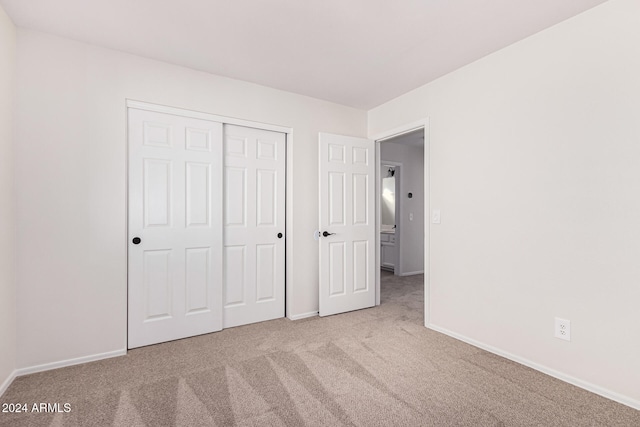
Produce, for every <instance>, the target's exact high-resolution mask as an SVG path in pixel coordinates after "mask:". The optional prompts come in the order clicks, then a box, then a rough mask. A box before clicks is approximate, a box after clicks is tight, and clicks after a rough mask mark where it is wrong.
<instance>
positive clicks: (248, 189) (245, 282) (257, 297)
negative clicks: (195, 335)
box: [223, 125, 286, 328]
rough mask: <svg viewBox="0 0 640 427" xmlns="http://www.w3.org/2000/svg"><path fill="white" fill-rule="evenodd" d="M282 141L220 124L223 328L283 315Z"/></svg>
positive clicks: (272, 134)
mask: <svg viewBox="0 0 640 427" xmlns="http://www.w3.org/2000/svg"><path fill="white" fill-rule="evenodd" d="M285 137H286V135H285V134H283V133H279V132H272V131H266V130H261V129H254V128H248V127H242V126H235V125H225V126H224V156H225V158H224V202H223V203H224V290H223V294H224V295H223V298H224V327H225V328H228V327H232V326H239V325H244V324H248V323H255V322H261V321H264V320H270V319H276V318H279V317H284V296H285V289H284V287H285V280H284V279H285V274H284V273H285V259H284V256H285V239H284V233H285V200H286V199H285V165H286V153H285Z"/></svg>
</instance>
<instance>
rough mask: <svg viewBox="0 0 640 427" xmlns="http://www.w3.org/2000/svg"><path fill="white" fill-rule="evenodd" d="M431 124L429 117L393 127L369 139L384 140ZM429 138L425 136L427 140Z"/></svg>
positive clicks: (425, 127)
mask: <svg viewBox="0 0 640 427" xmlns="http://www.w3.org/2000/svg"><path fill="white" fill-rule="evenodd" d="M427 126H429V119H428V118H427V119H422V120H416V121H415V122H411V123H407V124H406V125H403V126H398V127H397V128H394V129H391V130H389V131H386V132H380V133H378V134H376V135H373V136H372V137H369V139H373V140H374V141H376V142H384V141H385V140H387V139H391V138H395V137H396V136H400V135H404V134H405V133H410V132H413V131H414V130H418V129H422V128H424V129H427ZM426 140H427V138H426V137H425V141H426Z"/></svg>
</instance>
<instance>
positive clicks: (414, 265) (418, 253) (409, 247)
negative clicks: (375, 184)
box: [380, 141, 424, 274]
mask: <svg viewBox="0 0 640 427" xmlns="http://www.w3.org/2000/svg"><path fill="white" fill-rule="evenodd" d="M380 159H381V163H384V162H385V161H387V162H397V163H402V168H401V174H402V177H401V181H400V188H401V192H400V194H396V203H401V208H400V209H401V211H402V217H403V218H402V226H400V221H398V220H397V219H396V224H398V229H399V232H400V242H401V243H400V244H401V245H402V259H401V261H400V268H399V273H400V274H407V273H416V272H421V271H423V270H424V148H423V147H414V146H410V145H404V144H396V143H393V142H388V141H387V142H382V143H380ZM397 178H398V175H397V174H396V179H397ZM408 193H413V197H412V198H411V199H410V198H408V197H407V194H408ZM411 213H413V221H410V220H409V214H411ZM397 232H398V231H396V233H397ZM396 274H398V271H396Z"/></svg>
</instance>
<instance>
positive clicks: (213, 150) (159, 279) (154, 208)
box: [128, 109, 223, 348]
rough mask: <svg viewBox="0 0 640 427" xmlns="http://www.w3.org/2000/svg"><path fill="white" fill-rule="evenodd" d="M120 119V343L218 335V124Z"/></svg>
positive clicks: (137, 115)
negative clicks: (123, 155)
mask: <svg viewBox="0 0 640 427" xmlns="http://www.w3.org/2000/svg"><path fill="white" fill-rule="evenodd" d="M128 118H129V236H128V237H129V280H128V282H129V301H128V305H129V307H128V311H129V319H128V328H129V334H128V346H129V348H134V347H140V346H144V345H148V344H154V343H158V342H163V341H169V340H174V339H179V338H184V337H188V336H193V335H199V334H204V333H208V332H213V331H217V330H220V329H221V328H222V305H221V299H222V271H221V268H220V266H221V265H222V242H223V234H222V233H223V229H222V204H221V200H220V195H221V194H222V134H223V129H222V124H221V123H216V122H211V121H206V120H198V119H191V118H185V117H179V116H174V115H169V114H163V113H157V112H149V111H143V110H137V109H129V117H128ZM134 239H135V240H134ZM138 239H139V240H138Z"/></svg>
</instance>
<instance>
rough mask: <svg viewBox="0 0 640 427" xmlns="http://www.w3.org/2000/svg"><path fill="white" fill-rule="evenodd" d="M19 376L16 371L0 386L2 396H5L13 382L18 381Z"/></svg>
mask: <svg viewBox="0 0 640 427" xmlns="http://www.w3.org/2000/svg"><path fill="white" fill-rule="evenodd" d="M17 376H18V373H17V371H16V370H15V369H14V370H13V372H11V373H10V374H9V376H8V377H7V379H6V380H4V382H3V383H2V384H0V396H2V395H3V394H4V392H5V391H7V389H8V388H9V386H10V385H11V383H12V382H13V380H15V379H16V377H17Z"/></svg>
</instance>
